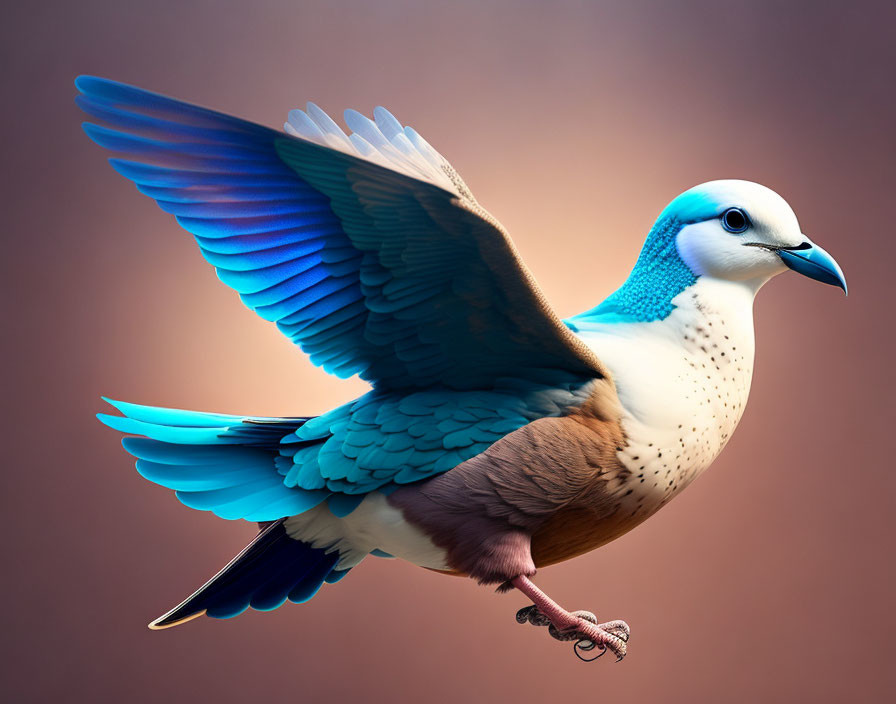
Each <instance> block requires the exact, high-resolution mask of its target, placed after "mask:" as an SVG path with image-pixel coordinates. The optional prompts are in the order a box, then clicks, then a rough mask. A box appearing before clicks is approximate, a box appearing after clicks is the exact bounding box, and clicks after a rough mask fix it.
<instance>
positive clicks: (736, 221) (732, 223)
mask: <svg viewBox="0 0 896 704" xmlns="http://www.w3.org/2000/svg"><path fill="white" fill-rule="evenodd" d="M749 226H750V218H748V217H747V214H746V213H745V212H744V211H743V210H741V209H740V208H728V210H726V211H725V212H724V213H722V227H724V228H725V229H726V230H728V232H731V233H734V234H735V235H739V234H740V233H741V232H746V230H747V228H748V227H749Z"/></svg>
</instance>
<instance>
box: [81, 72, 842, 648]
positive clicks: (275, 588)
mask: <svg viewBox="0 0 896 704" xmlns="http://www.w3.org/2000/svg"><path fill="white" fill-rule="evenodd" d="M75 86H76V89H77V96H76V103H77V105H78V106H80V108H81V109H82V110H83V111H84V112H85V113H86V114H87V115H88V116H89V118H90V119H91V120H92V121H88V122H85V123H83V129H84V130H85V132H86V134H87V135H88V136H89V137H90V138H91V139H92V140H93V141H94V142H95V143H96V144H98V145H100V146H101V147H103V148H106V149H108V150H111V151H112V152H114V153H115V154H116V156H113V157H111V158H110V159H109V162H110V164H111V165H112V167H113V168H114V169H115V171H117V172H118V173H119V174H121V175H123V176H124V177H126V178H127V179H129V180H131V181H132V182H133V183H134V184H136V187H137V189H138V190H139V191H140V192H141V193H143V194H145V195H147V196H149V197H150V198H152V199H153V200H155V201H156V203H157V204H158V206H159V207H160V208H161V209H162V210H163V211H165V212H167V213H170V214H171V215H173V216H174V217H175V219H176V221H177V223H178V224H179V225H180V226H181V227H182V228H183V229H184V230H186V231H187V232H189V233H191V234H192V235H193V237H194V238H195V241H196V243H197V244H198V245H199V249H200V251H201V253H202V256H203V257H204V258H205V259H206V260H207V261H208V262H209V264H211V265H212V267H214V269H215V271H216V272H217V276H218V278H219V279H220V280H221V281H222V282H223V283H224V284H226V285H227V286H228V287H230V288H232V289H234V290H235V291H236V292H237V293H238V294H239V297H240V299H241V300H242V302H243V303H244V304H245V305H246V306H247V307H249V308H250V309H251V310H253V311H255V312H256V313H257V314H258V315H259V316H261V317H262V318H263V319H264V320H267V321H270V322H273V323H275V324H276V326H277V328H279V330H280V332H282V333H283V334H284V335H285V336H286V337H287V338H289V339H290V340H291V341H292V342H293V343H295V344H296V345H297V346H298V347H299V348H300V349H301V350H302V351H303V352H304V353H305V354H307V355H308V356H309V357H310V359H311V361H312V362H313V363H314V364H315V365H318V366H320V367H322V368H323V369H324V370H325V371H326V372H329V373H331V374H333V375H335V376H337V377H340V378H350V377H354V376H358V377H360V378H361V379H363V380H365V381H366V382H368V384H369V386H370V390H369V391H367V392H366V393H364V394H363V395H361V396H360V397H358V398H357V399H355V400H353V401H351V402H349V403H346V404H343V405H341V406H338V407H336V408H333V409H332V410H329V411H327V412H326V413H323V414H322V415H319V416H315V417H309V416H296V417H276V416H273V417H256V416H246V415H238V414H237V415H231V414H223V413H209V412H194V411H187V410H179V409H171V408H159V407H152V406H146V405H139V404H135V403H127V402H123V401H117V400H111V399H104V400H105V401H106V402H108V403H109V404H110V405H111V407H112V408H113V409H114V411H110V412H108V413H101V414H98V418H99V420H101V421H102V422H103V423H105V424H106V425H107V426H109V427H111V428H112V429H114V430H116V431H119V432H120V433H122V434H124V437H123V438H122V444H123V446H124V449H125V450H126V451H127V452H128V453H130V454H131V455H133V456H134V457H136V468H137V471H138V472H139V473H140V474H141V475H142V476H143V477H145V478H146V479H148V480H150V481H151V482H154V483H156V484H159V485H161V486H163V487H166V488H168V489H170V490H173V491H174V492H175V495H176V497H177V499H179V501H180V502H181V503H182V504H185V505H186V506H188V507H190V508H193V509H196V510H201V511H210V512H212V513H213V514H215V515H217V516H219V517H221V518H224V519H229V520H243V521H246V522H250V523H258V532H257V534H256V536H255V538H254V539H253V540H252V541H251V542H250V543H249V544H248V545H247V546H246V547H245V548H244V549H243V550H242V551H241V552H240V553H239V554H238V555H237V556H236V557H234V558H233V560H232V561H231V562H229V563H228V564H227V565H226V566H225V567H224V568H223V569H221V571H220V572H218V573H217V574H216V575H215V576H214V577H212V578H211V579H210V580H209V581H208V582H207V583H206V584H204V585H203V586H202V587H200V588H199V589H198V590H197V591H196V592H195V593H193V594H192V595H191V596H189V597H188V598H186V599H185V600H184V601H183V602H182V603H180V604H179V605H177V606H176V607H174V608H173V609H171V610H170V611H168V612H167V613H165V614H164V615H163V616H161V617H159V618H157V619H156V620H154V621H153V622H152V623H151V624H150V628H152V629H164V628H169V627H171V626H175V625H178V624H182V623H185V622H187V621H190V620H192V619H194V618H197V617H199V616H202V615H205V616H208V617H213V618H230V617H234V616H236V615H238V614H240V613H242V612H244V611H246V610H247V609H249V608H252V609H256V610H262V611H264V610H273V609H276V608H278V607H279V606H281V605H282V604H284V603H285V602H286V601H290V602H293V603H304V602H307V601H309V600H310V599H311V598H312V597H313V596H314V595H315V594H316V593H317V592H318V591H319V590H320V589H321V588H322V586H323V585H325V584H334V583H336V582H338V581H340V580H341V579H343V578H345V577H346V575H347V574H348V573H349V572H350V571H351V570H353V569H354V568H355V567H357V566H358V565H359V564H360V563H361V562H362V561H363V560H365V559H366V558H368V557H376V558H398V559H401V560H405V561H408V562H411V563H413V564H415V565H418V566H420V567H423V568H427V569H429V570H433V571H436V572H439V573H444V574H448V575H460V576H466V577H468V578H471V579H473V580H476V581H477V582H478V583H479V584H482V585H488V586H492V587H494V588H496V589H497V590H498V591H499V592H507V591H510V590H518V591H519V592H521V593H522V594H524V595H525V596H526V597H527V598H528V599H529V601H531V606H528V607H525V608H523V609H521V610H519V611H518V612H517V614H516V620H517V621H518V622H519V623H521V624H532V625H534V626H537V627H540V628H541V627H547V630H548V632H549V633H550V635H551V636H553V637H554V638H556V639H558V640H561V641H574V645H575V647H576V653H577V655H579V657H581V658H582V659H595V658H596V657H599V656H601V655H603V654H605V653H606V652H608V651H609V652H612V653H613V654H614V655H615V656H616V658H617V660H620V659H622V658H623V657H624V656H625V655H626V653H627V649H628V642H629V636H630V633H631V629H630V628H629V626H628V624H627V623H626V622H625V621H622V620H611V621H606V622H602V623H601V622H599V619H597V617H596V616H595V615H594V614H593V613H592V612H589V611H583V610H579V611H570V610H567V609H565V608H564V607H562V606H560V604H559V603H557V602H556V601H554V600H553V599H552V598H551V597H549V596H548V595H547V594H546V593H545V592H543V591H542V590H541V589H540V588H539V587H538V586H537V584H536V583H535V581H534V580H533V578H534V576H535V574H536V571H537V570H538V569H541V568H544V567H547V566H549V565H553V564H556V563H558V562H561V561H564V560H568V559H571V558H574V557H577V556H580V555H583V554H585V553H588V552H590V551H592V550H594V549H596V548H598V547H600V546H602V545H605V544H606V543H608V542H610V541H612V540H615V539H616V538H618V537H620V536H621V535H623V534H625V533H627V532H628V531H630V530H631V529H632V528H634V527H635V526H637V525H639V524H640V523H642V522H643V521H644V520H646V519H647V518H649V517H650V516H652V515H653V514H654V513H656V512H657V511H658V510H659V509H660V508H661V507H662V506H664V505H665V504H666V503H668V502H669V500H670V499H672V498H673V497H675V496H677V495H678V494H679V493H680V492H681V491H682V490H683V489H684V488H685V487H686V486H688V485H689V484H690V483H691V482H692V481H693V480H694V479H695V478H696V477H698V476H699V475H700V474H701V473H702V472H704V471H705V470H706V469H707V468H708V467H709V466H710V464H712V462H713V461H714V460H715V458H716V457H717V456H718V455H719V453H720V452H721V451H722V449H723V448H724V447H725V445H726V443H727V442H728V440H729V439H730V438H731V435H732V433H733V432H734V430H735V427H736V426H737V424H738V421H739V420H740V418H741V416H742V414H743V412H744V408H745V405H746V402H747V396H748V393H749V389H750V384H751V378H752V373H753V363H754V335H753V312H752V307H753V300H754V297H755V295H756V293H757V292H758V291H759V289H760V288H761V287H762V286H763V284H765V283H766V282H767V281H769V280H770V279H771V278H773V277H774V276H776V275H778V274H780V273H782V272H785V271H788V270H792V271H795V272H797V273H799V274H802V275H804V276H806V277H808V278H810V279H814V280H817V281H819V282H822V283H825V284H830V285H833V286H838V287H840V288H842V289H843V291H844V293H845V292H846V290H847V287H846V280H845V278H844V275H843V272H842V270H841V268H840V267H839V265H838V264H837V263H836V261H835V260H834V259H833V258H832V257H831V255H830V254H828V253H827V252H826V251H825V250H824V249H822V248H821V247H820V246H818V245H816V244H815V243H814V242H812V240H810V239H809V238H808V237H807V236H806V235H805V234H803V233H802V229H801V227H800V225H799V222H798V220H797V218H796V215H795V214H794V212H793V210H792V209H791V207H790V206H789V205H788V204H787V202H786V201H785V200H784V199H783V198H782V197H781V196H779V195H778V194H777V193H775V192H774V191H772V190H770V189H768V188H766V187H764V186H762V185H759V184H757V183H753V182H749V181H744V180H736V179H727V180H716V181H709V182H707V183H703V184H701V185H698V186H695V187H693V188H690V189H689V190H686V191H684V192H683V193H681V194H680V195H678V196H677V197H675V198H674V199H673V200H672V201H671V202H670V203H669V205H668V206H666V207H665V209H663V210H662V211H661V212H660V214H659V217H658V218H657V219H656V222H655V224H654V225H653V227H652V228H651V229H650V231H649V232H648V234H647V236H646V240H645V241H644V245H643V248H642V250H641V252H640V254H639V256H638V257H637V260H636V262H635V264H634V267H633V269H632V270H631V273H630V275H629V276H628V278H627V279H625V281H624V282H623V283H622V284H621V285H620V287H619V288H618V289H617V290H616V291H615V292H614V293H612V294H611V295H610V296H609V297H607V298H606V299H605V300H604V301H602V302H601V303H599V304H598V305H597V306H595V307H592V308H589V309H587V310H585V311H584V312H582V313H580V314H578V315H575V316H573V317H571V318H568V319H562V318H561V317H559V315H558V314H557V313H556V312H555V311H554V310H553V309H552V308H551V306H550V305H549V303H548V302H547V299H546V298H545V296H544V294H543V293H542V291H541V289H540V288H539V287H538V284H537V283H536V281H535V280H534V278H533V277H532V274H531V273H530V272H529V270H528V269H527V268H526V266H525V264H523V262H522V260H521V259H520V256H519V254H518V253H517V250H516V248H515V246H514V244H513V242H512V241H511V239H510V237H509V236H508V234H507V233H506V231H505V230H504V229H503V227H502V226H501V225H500V224H499V223H498V221H497V220H496V219H495V218H494V217H493V216H492V215H490V214H489V213H488V212H487V211H486V210H485V209H483V208H482V207H481V206H480V205H479V203H478V202H477V200H476V199H475V197H474V196H473V194H472V192H471V191H470V189H469V188H468V187H467V185H466V184H465V183H464V181H463V180H462V179H461V177H460V176H459V175H458V173H457V171H456V170H455V169H454V168H453V167H452V166H451V165H450V164H449V163H448V161H447V160H446V159H445V158H444V157H443V156H442V155H441V154H440V153H439V152H437V151H436V150H435V149H434V148H433V147H432V146H430V144H429V143H428V142H427V141H426V140H425V139H424V138H423V137H421V136H420V134H419V133H417V132H416V131H415V130H414V129H412V128H411V127H407V126H404V125H402V124H401V123H400V122H399V121H398V120H397V119H396V118H395V117H394V116H393V115H392V114H391V113H389V112H388V111H387V110H385V109H384V108H382V107H377V108H376V109H375V110H374V111H373V119H370V118H368V117H366V116H364V115H362V114H361V113H359V112H356V111H353V110H348V111H346V112H345V115H344V119H345V124H346V126H347V127H348V130H349V132H348V133H346V131H344V130H343V129H342V128H341V127H339V126H338V125H337V124H336V122H334V121H333V120H332V119H331V118H330V117H329V116H328V115H327V114H326V113H325V112H324V111H323V110H321V109H320V108H319V107H317V106H316V105H315V104H313V103H308V104H307V106H306V108H305V110H292V111H290V112H289V113H288V120H287V122H286V123H285V124H284V126H283V130H279V129H271V128H269V127H265V126H262V125H259V124H256V123H252V122H249V121H246V120H243V119H240V118H237V117H233V116H230V115H227V114H224V113H221V112H216V111H214V110H210V109H206V108H203V107H198V106H196V105H192V104H189V103H185V102H182V101H179V100H176V99H173V98H168V97H165V96H163V95H160V94H157V93H152V92H149V91H146V90H142V89H140V88H137V87H133V86H129V85H125V84H123V83H118V82H115V81H111V80H108V79H103V78H98V77H92V76H79V77H78V78H77V79H76V81H75ZM235 373H237V372H235ZM590 651H595V652H596V656H595V657H594V658H593V657H590V655H589V653H590Z"/></svg>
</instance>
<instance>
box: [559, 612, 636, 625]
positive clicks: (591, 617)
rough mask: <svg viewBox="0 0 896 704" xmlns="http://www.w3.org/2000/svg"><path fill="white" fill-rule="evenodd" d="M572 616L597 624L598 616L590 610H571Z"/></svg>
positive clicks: (612, 622)
mask: <svg viewBox="0 0 896 704" xmlns="http://www.w3.org/2000/svg"><path fill="white" fill-rule="evenodd" d="M569 615H570V616H575V617H576V618H583V619H585V620H586V621H590V622H591V623H593V624H595V625H597V616H595V615H594V614H593V613H591V612H590V611H570V613H569ZM610 623H611V624H614V623H624V622H623V621H610Z"/></svg>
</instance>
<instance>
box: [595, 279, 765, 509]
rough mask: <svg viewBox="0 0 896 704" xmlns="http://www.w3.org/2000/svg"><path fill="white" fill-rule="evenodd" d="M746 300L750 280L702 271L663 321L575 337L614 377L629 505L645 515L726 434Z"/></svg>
mask: <svg viewBox="0 0 896 704" xmlns="http://www.w3.org/2000/svg"><path fill="white" fill-rule="evenodd" d="M754 296H755V289H754V288H753V287H752V286H749V285H746V284H742V283H739V282H729V281H720V280H717V279H711V278H707V277H702V278H700V279H699V280H698V281H697V283H696V284H694V285H693V286H691V287H690V288H688V289H686V290H685V291H684V292H683V293H681V294H679V295H678V296H677V297H676V298H675V299H673V303H674V304H675V306H676V308H675V309H674V310H673V311H672V313H671V314H670V315H669V316H668V317H667V318H666V319H664V320H657V321H653V322H650V323H610V324H605V325H592V326H589V328H588V329H587V330H583V331H581V332H580V333H579V335H580V337H581V338H582V339H583V340H584V341H585V342H586V343H587V344H588V345H589V347H591V349H593V350H594V351H595V353H596V354H597V356H598V357H599V358H600V359H601V361H602V362H604V364H606V366H607V367H608V368H609V369H610V371H611V373H612V374H613V377H614V379H615V382H616V388H617V391H618V393H619V400H620V402H621V404H622V407H623V409H624V414H623V418H622V426H623V429H624V430H625V433H626V436H627V438H628V444H627V445H626V447H625V448H624V449H623V450H622V451H621V452H620V453H619V458H620V459H621V460H622V462H623V463H624V464H625V466H626V467H627V468H628V469H629V470H631V472H632V476H631V478H630V480H629V481H631V483H632V486H631V488H632V489H633V491H632V493H631V494H630V495H628V499H627V502H628V503H630V504H631V507H632V508H633V510H634V511H636V512H639V513H640V512H644V513H652V512H653V511H654V510H656V509H657V508H659V506H661V505H662V504H664V503H665V502H666V501H668V500H669V499H670V498H672V496H674V495H675V494H676V493H678V492H679V491H681V489H683V488H684V487H685V486H687V485H688V484H689V483H690V482H691V481H693V480H694V479H695V478H696V477H697V476H698V475H699V474H700V473H701V472H702V471H703V470H705V469H706V468H707V467H708V466H709V465H710V464H711V463H712V461H713V460H714V459H715V458H716V457H717V456H718V454H719V453H720V452H721V451H722V449H723V448H724V447H725V444H726V443H727V442H728V440H729V438H730V437H731V434H732V433H733V432H734V429H735V427H736V426H737V423H738V421H739V420H740V418H741V415H742V414H743V411H744V407H745V405H746V403H747V396H748V394H749V391H750V380H751V378H752V374H753V352H754V338H753V312H752V309H753V298H754Z"/></svg>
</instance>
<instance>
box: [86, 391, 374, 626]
mask: <svg viewBox="0 0 896 704" xmlns="http://www.w3.org/2000/svg"><path fill="white" fill-rule="evenodd" d="M106 400H107V401H108V402H109V403H110V404H111V405H112V406H114V407H115V408H116V409H117V410H118V411H120V412H121V413H122V415H121V416H113V415H107V414H99V415H98V417H99V419H100V420H101V421H102V422H103V423H105V424H106V425H108V426H110V427H112V428H115V429H116V430H119V431H121V432H123V433H128V434H131V435H140V436H143V437H133V436H131V437H125V438H124V439H123V440H122V444H123V445H124V447H125V449H126V450H127V451H128V452H130V453H131V454H132V455H134V456H135V457H137V470H138V471H139V472H140V474H142V475H143V476H144V477H146V478H147V479H149V480H150V481H152V482H155V483H156V484H160V485H162V486H164V487H167V488H169V489H173V490H174V491H175V494H176V496H177V498H178V499H179V500H180V501H181V502H182V503H184V504H186V505H187V506H189V507H191V508H195V509H199V510H205V511H212V512H214V513H215V514H216V515H218V516H221V517H222V518H229V519H245V520H247V521H257V522H259V523H262V524H263V528H262V530H261V532H260V533H259V534H258V535H257V536H256V537H255V539H254V540H253V541H252V542H251V543H249V545H248V546H246V548H245V549H244V550H243V551H242V552H240V554H239V555H237V556H236V557H235V558H234V559H233V560H231V561H230V563H229V564H228V565H227V566H226V567H225V568H224V569H223V570H221V571H220V572H219V573H218V574H217V575H215V576H214V577H213V578H212V579H211V580H210V581H209V582H208V583H207V584H205V585H204V586H203V587H202V588H201V589H199V591H197V592H196V593H195V594H193V595H192V596H191V597H189V598H188V599H187V600H186V601H184V602H183V603H182V604H180V605H179V606H177V607H176V608H174V609H173V610H171V611H170V612H168V613H167V614H165V615H164V616H162V617H161V618H159V619H156V620H155V621H153V622H152V623H151V624H150V628H154V629H158V628H168V627H169V626H175V625H177V624H179V623H183V622H185V621H189V620H190V619H192V618H195V617H196V616H200V615H202V614H207V615H208V616H212V617H215V618H230V617H232V616H236V615H237V614H240V613H242V612H243V611H245V610H246V609H247V608H249V607H252V608H254V609H259V610H263V611H269V610H271V609H275V608H277V607H278V606H280V605H281V604H283V603H284V602H285V601H286V600H287V599H288V600H290V601H292V602H296V603H299V602H304V601H308V600H309V599H310V598H311V597H312V596H314V594H315V593H316V592H317V591H318V589H320V587H321V585H322V584H323V583H324V582H335V581H337V580H339V579H341V578H342V577H343V576H344V575H345V573H346V571H347V570H342V569H339V570H338V569H336V564H337V562H338V560H339V554H338V552H335V551H333V552H327V551H326V550H325V549H321V548H314V547H312V546H311V545H309V544H308V543H305V542H302V541H301V540H297V539H295V538H292V537H290V536H289V535H288V534H287V532H286V529H285V528H284V525H283V522H284V520H285V519H286V517H289V516H295V515H298V514H301V513H303V512H304V511H307V510H309V509H312V508H314V507H315V506H317V505H319V504H320V503H322V502H323V501H326V500H327V499H328V498H329V497H330V493H331V492H329V491H325V490H322V489H321V490H312V491H306V490H304V489H300V488H299V487H297V486H294V485H292V486H287V485H286V484H285V483H284V479H285V477H286V475H287V474H288V473H289V471H290V470H291V469H292V468H293V458H292V455H293V454H294V453H295V451H296V449H301V448H303V447H305V446H308V449H311V450H314V448H315V447H316V446H317V444H319V441H317V440H315V441H308V442H303V441H298V440H297V439H296V438H294V437H293V438H292V439H291V440H290V441H289V442H288V443H287V444H286V445H284V444H283V441H284V439H285V438H288V437H290V436H292V434H293V433H294V432H295V431H296V430H297V429H298V428H300V427H301V426H302V425H303V424H304V423H305V422H306V421H307V420H308V419H307V418H259V417H247V416H231V415H223V414H218V413H199V412H195V411H182V410H177V409H170V408H155V407H152V406H140V405H137V404H133V403H124V402H122V401H110V400H108V399H106ZM358 498H361V497H358ZM353 505H357V500H355V501H354V503H353Z"/></svg>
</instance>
